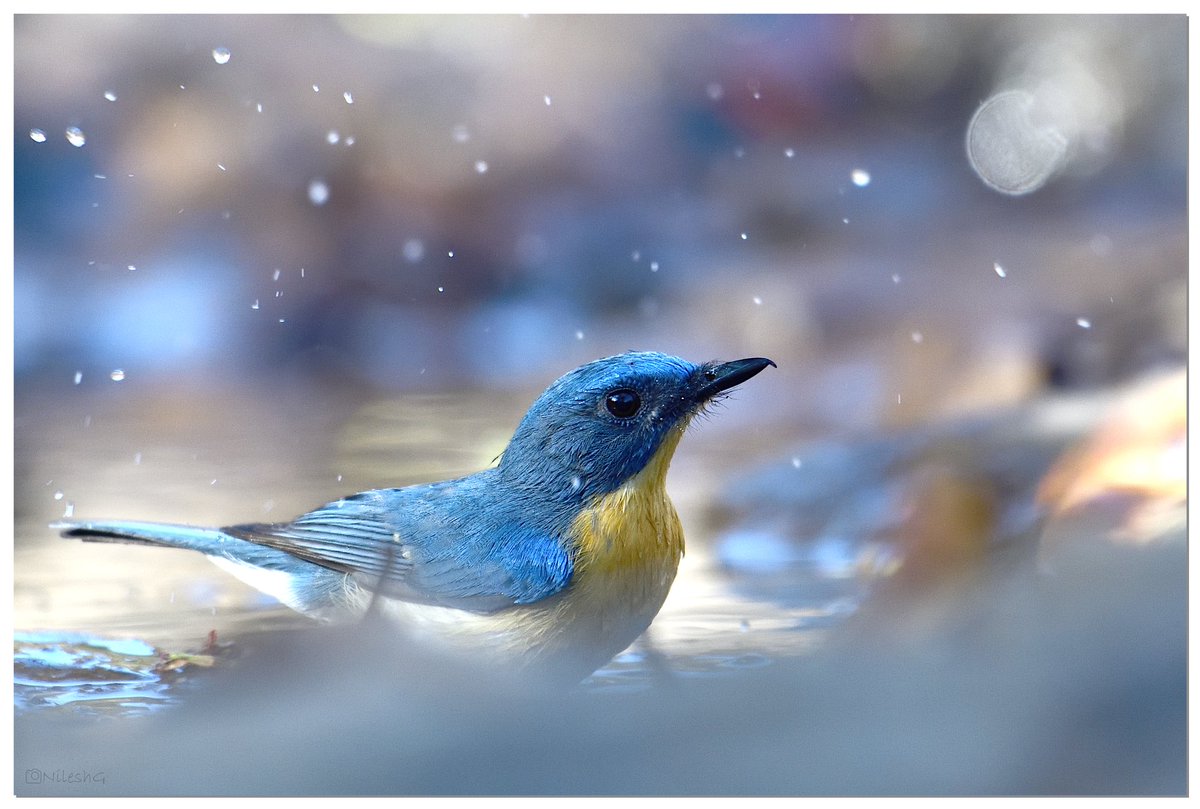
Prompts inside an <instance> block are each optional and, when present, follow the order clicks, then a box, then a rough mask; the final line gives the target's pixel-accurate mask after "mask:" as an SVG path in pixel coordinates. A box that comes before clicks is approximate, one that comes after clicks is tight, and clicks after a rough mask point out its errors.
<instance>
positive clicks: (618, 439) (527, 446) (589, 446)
mask: <svg viewBox="0 0 1200 809" xmlns="http://www.w3.org/2000/svg"><path fill="white" fill-rule="evenodd" d="M768 365H771V366H774V365H775V363H773V362H772V361H771V360H768V359H764V358H761V357H755V358H751V359H744V360H734V361H733V362H724V363H719V362H708V363H704V364H702V365H697V364H695V363H691V362H687V361H686V360H682V359H679V358H678V357H671V356H667V355H666V354H659V353H654V352H631V353H627V354H618V355H616V356H613V357H606V358H604V359H600V360H596V361H595V362H590V363H588V364H587V365H584V366H581V367H579V368H576V369H575V370H573V371H570V372H569V373H567V374H565V375H563V376H562V377H560V378H559V379H558V380H557V381H555V382H554V383H553V384H552V385H551V386H550V387H549V388H547V389H546V391H545V392H544V393H543V394H542V395H541V396H540V397H538V399H537V401H536V402H534V403H533V406H532V407H530V408H529V412H528V413H526V414H525V418H524V419H522V421H521V424H520V426H518V427H517V431H516V433H515V434H514V435H513V438H512V441H511V442H510V443H509V445H508V448H507V449H506V450H505V451H504V455H503V456H502V458H501V461H500V470H501V474H503V475H505V477H506V478H508V479H509V480H510V481H512V482H513V483H514V484H515V485H518V486H521V487H522V488H526V489H527V490H536V491H539V492H542V493H546V494H551V496H552V497H553V498H554V499H555V500H558V501H559V502H584V501H586V500H588V499H590V498H591V497H594V496H597V495H602V494H606V493H608V492H611V491H614V490H615V489H617V488H618V487H619V486H621V485H622V484H624V483H625V482H626V481H627V480H629V479H630V478H632V477H633V476H634V475H636V474H638V473H639V472H641V471H642V470H644V469H646V467H647V465H648V464H651V463H654V464H661V470H662V472H664V473H665V471H666V464H667V463H669V461H670V458H671V454H672V453H673V452H674V450H675V444H676V442H677V441H678V440H679V436H680V435H681V434H682V432H683V430H684V428H685V427H686V426H687V424H688V422H689V421H690V420H691V418H692V416H694V415H696V413H698V412H699V411H700V410H701V409H702V408H703V407H704V406H705V405H706V404H708V403H710V402H712V401H713V400H714V399H716V398H718V397H720V396H721V395H722V394H723V393H725V392H726V391H728V390H729V389H730V388H732V387H733V386H735V385H737V384H739V383H741V382H744V381H746V380H747V379H749V378H750V377H752V376H754V375H755V374H757V373H758V372H759V371H761V370H763V369H764V368H766V367H767V366H768Z"/></svg>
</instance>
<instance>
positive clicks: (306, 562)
mask: <svg viewBox="0 0 1200 809" xmlns="http://www.w3.org/2000/svg"><path fill="white" fill-rule="evenodd" d="M773 364H774V363H772V362H771V361H770V360H766V359H759V358H755V359H747V360H736V361H734V362H730V363H724V364H717V363H708V364H705V365H697V364H694V363H690V362H687V361H685V360H681V359H679V358H676V357H670V356H667V355H665V354H658V353H649V352H645V353H628V354H621V355H617V356H614V357H608V358H605V359H602V360H597V361H595V362H592V363H589V364H587V365H584V366H582V367H580V368H577V369H575V370H574V371H571V372H569V373H567V374H565V375H564V376H563V377H561V378H560V379H558V380H557V381H556V382H554V383H553V384H552V385H551V386H550V387H549V388H547V390H546V391H545V392H544V393H543V394H542V395H541V396H540V397H539V398H538V399H537V401H535V402H534V404H533V405H532V407H530V409H529V411H528V412H527V413H526V415H525V417H524V418H523V419H522V420H521V423H520V425H519V426H518V427H517V430H516V432H515V434H514V435H513V438H512V441H511V442H510V443H509V445H508V447H507V448H506V449H505V451H504V453H503V455H502V456H501V458H500V462H499V464H498V465H497V466H496V467H494V468H491V469H486V470H484V471H481V472H478V473H476V474H474V475H470V476H468V477H464V478H460V479H457V480H450V481H443V482H440V483H432V484H426V485H419V486H410V487H406V488H400V489H378V490H373V491H368V492H362V493H360V494H356V495H353V496H350V497H346V498H343V499H341V500H338V501H336V502H333V503H330V504H328V505H325V506H323V507H321V508H318V509H316V510H314V511H312V512H309V513H308V514H304V515H302V516H300V517H298V518H297V519H295V520H294V521H292V522H288V523H278V524H246V525H234V526H230V527H227V528H222V529H210V528H192V527H188V526H172V525H157V524H152V523H134V522H128V521H103V522H71V523H62V524H59V525H58V527H59V528H61V529H62V530H63V535H64V536H68V537H79V538H83V539H85V540H91V541H101V542H105V541H107V542H131V543H138V544H150V545H161V546H167V547H176V548H184V549H188V550H197V551H200V552H201V553H204V554H207V555H208V556H210V557H211V558H213V559H214V560H215V561H218V562H219V563H221V564H222V566H225V567H227V568H228V569H230V570H231V572H233V573H235V574H237V575H239V576H241V577H242V578H245V579H246V580H247V581H250V582H251V583H252V584H255V585H256V586H259V587H260V588H261V589H264V590H266V591H267V592H270V593H271V594H272V595H276V596H277V597H278V598H280V599H281V600H282V601H284V602H285V603H287V604H288V605H289V606H292V607H293V608H295V609H297V610H300V611H302V612H305V613H308V614H312V615H314V616H317V617H322V618H328V617H336V616H337V615H339V614H359V613H361V611H362V610H363V609H364V605H365V603H367V601H368V599H369V598H374V597H375V596H383V597H385V598H387V599H390V600H392V601H394V602H395V603H396V604H397V605H403V604H408V605H415V606H420V605H425V606H428V607H436V608H448V609H449V610H452V611H461V613H462V614H463V615H478V616H501V617H503V618H504V623H503V624H496V626H502V627H503V631H502V632H499V634H498V636H502V637H503V638H504V639H505V641H504V642H505V643H507V644H509V645H513V643H512V637H513V636H514V633H515V634H516V635H520V634H521V633H522V630H521V628H520V627H521V622H522V621H526V622H527V623H528V624H529V626H530V629H529V631H528V632H525V633H524V634H525V635H528V636H529V637H528V638H527V641H528V642H527V643H525V645H524V646H523V647H522V648H524V649H525V650H526V651H531V650H537V649H539V648H542V647H546V648H550V647H554V648H557V647H558V646H563V645H566V644H565V641H564V640H563V635H564V633H565V634H570V633H574V634H579V635H587V634H589V633H590V634H592V635H596V637H591V638H589V637H580V638H579V641H580V642H581V643H587V642H589V641H595V642H597V643H600V645H601V646H603V647H604V653H605V654H607V655H611V654H613V653H615V652H617V651H620V648H622V647H623V646H624V645H626V644H628V642H629V641H631V640H632V639H633V637H634V636H636V634H638V633H640V631H641V630H642V629H644V627H645V624H647V623H649V620H650V618H652V617H653V614H654V612H657V609H658V606H659V604H661V600H662V598H663V597H665V595H666V590H665V588H666V587H669V585H670V580H671V579H672V578H673V577H674V568H675V565H676V564H677V562H678V552H681V550H682V545H680V546H679V550H678V551H672V552H670V553H667V555H665V556H664V555H662V554H659V556H660V557H661V559H659V561H657V562H656V563H655V564H657V565H658V566H659V567H662V566H663V565H666V566H667V568H669V569H664V570H659V569H658V568H657V567H656V568H654V569H650V568H647V570H645V571H642V572H638V571H637V570H631V571H630V573H629V575H630V576H631V577H634V578H636V577H639V576H640V577H642V578H643V579H645V582H651V583H652V584H645V583H642V584H636V585H635V586H632V588H629V587H625V588H623V587H622V586H618V585H619V584H620V583H619V581H618V582H614V581H609V580H605V581H606V584H605V585H604V586H603V587H600V586H599V585H596V586H594V587H591V588H590V589H589V588H588V587H587V586H585V585H584V584H582V583H581V579H580V577H581V576H585V577H586V576H587V575H589V574H588V573H587V571H588V570H591V569H593V568H594V569H596V570H600V569H602V568H604V565H601V564H599V562H598V560H596V559H592V558H589V557H588V554H590V553H595V552H596V550H595V549H596V548H600V547H609V546H611V545H612V543H613V541H616V540H620V542H623V543H626V544H627V543H628V542H630V541H641V540H640V539H638V537H641V536H643V535H645V536H646V537H650V538H653V537H654V536H659V537H662V536H666V534H664V533H663V532H664V531H666V532H667V533H668V534H669V533H670V532H672V531H674V530H676V528H677V519H676V518H675V516H674V510H673V509H671V508H670V507H669V503H668V501H667V500H666V495H665V492H663V491H659V490H660V489H661V484H662V482H661V473H660V474H659V476H658V478H656V479H654V480H651V481H648V482H647V483H645V484H643V485H645V486H655V487H658V488H656V490H655V491H656V492H657V493H655V494H653V498H658V499H654V500H647V501H645V502H647V503H657V502H659V500H661V502H662V503H664V504H667V507H666V510H665V511H662V510H661V509H657V508H655V509H651V510H650V511H649V512H647V513H648V514H659V513H660V512H661V513H662V514H667V515H669V518H670V520H671V521H673V522H674V523H676V525H672V526H657V527H656V526H654V525H633V524H630V525H629V526H626V525H624V523H623V522H622V520H624V519H625V518H624V517H623V516H622V515H621V514H617V515H616V516H615V517H614V516H613V515H612V514H610V513H609V511H606V510H605V509H609V506H607V505H605V504H607V503H609V501H610V499H611V496H613V495H614V493H615V492H617V491H618V490H619V489H621V487H623V486H628V485H630V481H632V480H635V479H638V478H637V476H638V473H639V472H641V471H642V470H643V469H645V468H646V467H647V465H648V464H649V463H650V462H651V460H652V459H654V458H656V457H659V458H660V460H661V463H662V466H661V472H665V469H666V467H665V464H666V463H667V462H669V459H670V453H671V452H673V450H674V446H675V442H676V441H677V440H678V432H676V433H674V434H673V433H672V431H673V430H674V431H681V430H682V429H683V427H684V426H686V424H687V422H688V420H689V419H690V418H691V416H692V415H693V414H694V413H695V412H696V411H697V410H698V409H699V408H700V407H702V406H703V405H704V404H705V402H707V401H709V400H711V399H712V398H713V397H714V396H717V395H719V394H720V393H722V392H724V391H725V390H727V389H729V388H730V387H732V386H734V385H736V384H738V383H740V382H742V381H744V380H745V379H748V378H750V377H751V376H753V375H754V374H756V373H758V372H759V371H761V370H762V369H763V368H765V367H766V366H767V365H773ZM669 436H671V437H672V438H671V440H668V437H669ZM660 453H662V455H660ZM664 456H665V457H664ZM643 495H645V496H649V495H646V493H643ZM626 501H627V499H626V500H622V501H621V502H626ZM614 502H615V501H614ZM598 509H599V510H598ZM589 514H594V515H595V516H594V517H591V518H588V519H592V520H595V521H598V522H597V525H598V526H600V523H603V525H602V526H600V527H597V528H595V529H594V530H593V528H592V527H591V524H590V523H589V524H588V527H587V530H586V531H584V534H586V537H587V540H588V543H590V544H588V545H587V546H586V547H585V546H584V545H581V544H580V541H581V540H580V536H582V534H581V533H580V531H581V528H580V526H579V524H578V521H579V520H580V519H581V518H582V517H586V516H587V515H589ZM601 517H603V519H601ZM653 518H654V519H658V517H653ZM630 519H635V518H634V517H630ZM646 519H650V518H649V517H648V518H646ZM596 531H601V532H603V531H614V532H617V533H616V534H613V539H612V540H605V535H603V534H602V533H601V534H597V533H596ZM647 532H649V533H647ZM631 538H632V539H631ZM621 547H622V548H623V550H622V551H621V552H622V553H623V554H625V555H626V556H628V557H629V558H630V559H633V560H635V561H636V560H638V559H641V558H642V557H643V554H640V553H636V552H635V553H632V554H630V553H628V550H629V549H628V548H627V547H625V545H622V546H621ZM652 556H653V554H651V553H649V552H648V553H647V554H645V557H646V558H647V559H649V558H650V557H652ZM621 558H622V559H624V558H625V557H624V556H622V557H621ZM655 558H658V557H655ZM614 559H616V557H614ZM614 564H615V562H614ZM610 567H611V565H610ZM604 569H606V568H604ZM668 574H669V575H668ZM590 575H592V576H599V575H600V574H599V573H593V574H590ZM631 580H632V579H631ZM597 581H599V579H597ZM639 581H640V579H639ZM623 590H628V593H633V594H634V595H633V596H630V595H629V594H628V593H625V594H622V592H623ZM609 591H611V593H612V595H611V596H609V595H605V593H608V592H609ZM573 593H586V594H587V597H586V599H584V598H582V597H581V598H580V599H578V600H579V603H580V604H584V603H585V602H586V607H581V608H580V609H581V610H583V611H585V612H588V611H590V612H596V611H597V610H599V611H600V612H606V611H608V612H611V614H610V615H608V617H607V618H604V619H603V620H600V619H598V618H597V619H594V620H593V619H592V618H591V617H589V618H588V619H587V620H583V619H578V620H576V619H570V618H569V616H570V615H572V613H571V611H570V610H563V609H560V608H559V607H555V606H553V605H554V604H555V603H557V599H560V598H571V597H573V596H572V594H573ZM605 598H608V599H610V600H612V601H613V602H614V603H613V604H611V605H608V606H606V605H605V603H604V601H603V600H604V599H605ZM598 599H599V600H598ZM623 601H633V602H636V603H629V604H625V603H622V602H623ZM610 608H611V609H610ZM612 610H615V612H612ZM577 611H578V610H577ZM622 611H625V612H627V613H629V615H631V616H632V618H631V620H630V621H629V626H630V627H632V628H634V629H636V631H635V632H634V633H633V636H631V637H624V635H623V634H621V633H620V632H617V633H614V632H613V629H612V627H613V626H614V625H616V624H619V623H620V622H619V621H614V619H613V616H614V615H619V614H621V613H622ZM647 613H648V614H647ZM439 614H440V613H439ZM521 616H527V618H522V617H521ZM555 622H557V623H558V624H561V627H558V629H562V630H563V631H558V629H556V628H555V627H554V626H553V625H554V624H555ZM535 625H536V626H535ZM565 627H573V628H571V629H570V630H569V632H568V631H567V630H566V629H564V628H565ZM584 627H592V628H591V629H584ZM601 627H603V628H601ZM631 631H632V630H631ZM626 634H627V633H626ZM600 635H604V639H603V641H601V640H600V637H599V636H600ZM608 635H612V637H611V638H610V637H608ZM617 643H619V644H620V645H618V646H617V647H616V648H611V649H610V648H608V646H611V645H612V644H617ZM604 659H607V658H604ZM587 660H589V661H591V662H592V663H594V660H593V658H592V657H588V658H587ZM600 662H601V663H602V662H603V659H600ZM589 664H591V663H589Z"/></svg>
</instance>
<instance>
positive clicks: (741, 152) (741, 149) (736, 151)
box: [733, 146, 746, 160]
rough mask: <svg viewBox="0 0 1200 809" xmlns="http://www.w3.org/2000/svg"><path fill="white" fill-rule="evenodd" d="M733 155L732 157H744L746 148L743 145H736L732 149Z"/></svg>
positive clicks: (739, 158)
mask: <svg viewBox="0 0 1200 809" xmlns="http://www.w3.org/2000/svg"><path fill="white" fill-rule="evenodd" d="M733 156H734V157H736V158H737V159H738V160H741V159H742V158H743V157H745V156H746V149H745V147H742V146H739V147H737V148H736V149H734V150H733Z"/></svg>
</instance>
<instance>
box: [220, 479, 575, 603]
mask: <svg viewBox="0 0 1200 809" xmlns="http://www.w3.org/2000/svg"><path fill="white" fill-rule="evenodd" d="M461 488H464V486H463V481H451V482H449V483H445V484H437V485H435V486H431V487H416V488H412V489H383V490H377V491H372V492H364V493H362V494H358V495H355V496H353V497H348V498H345V499H343V500H339V501H337V502H335V503H330V504H329V505H327V506H325V507H323V508H320V509H317V510H316V511H312V512H310V513H308V514H305V515H304V516H302V517H300V518H298V519H296V520H295V521H294V522H291V523H283V524H277V525H237V526H231V527H228V528H224V529H222V530H223V531H225V532H226V533H228V534H230V535H232V536H236V537H239V538H241V539H245V540H248V541H250V542H254V543H257V544H260V545H264V546H267V547H271V548H276V549H279V550H282V551H286V552H287V553H289V554H291V555H293V556H295V557H297V558H300V559H304V560H305V561H308V562H312V563H313V564H317V565H320V566H322V567H325V568H330V569H333V570H337V571H340V572H344V573H347V574H349V575H351V576H352V577H353V579H354V580H355V582H357V583H358V584H359V585H360V586H363V587H366V588H368V589H371V590H377V591H379V592H381V593H383V594H386V595H388V596H391V597H395V598H401V599H404V600H408V601H416V602H422V603H430V604H440V605H443V606H450V607H457V608H460V609H469V610H474V611H479V612H492V611H495V610H498V609H503V608H505V607H510V606H513V605H516V604H530V603H533V602H535V601H539V600H541V599H543V598H546V597H548V596H551V595H553V594H554V593H557V592H558V591H560V590H562V589H563V588H564V587H566V586H567V584H568V583H570V580H571V576H572V573H573V572H574V565H573V561H572V559H571V555H570V553H569V551H568V550H567V549H566V548H565V547H564V546H563V544H562V543H561V542H560V541H559V540H558V539H556V538H555V537H552V536H548V535H545V534H543V533H541V532H538V531H536V530H533V529H530V528H528V527H525V526H522V525H521V524H520V523H519V522H517V521H515V520H505V519H504V518H503V517H502V516H500V513H499V512H498V510H496V509H488V508H481V507H479V505H478V503H477V501H476V500H475V499H474V498H472V497H469V496H466V497H464V496H462V495H463V494H464V493H463V492H461V491H460V490H461ZM465 494H467V495H470V494H471V492H466V493H465Z"/></svg>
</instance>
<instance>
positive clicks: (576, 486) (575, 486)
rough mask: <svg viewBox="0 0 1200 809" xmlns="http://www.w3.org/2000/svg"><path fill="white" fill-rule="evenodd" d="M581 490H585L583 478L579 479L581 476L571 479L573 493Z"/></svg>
mask: <svg viewBox="0 0 1200 809" xmlns="http://www.w3.org/2000/svg"><path fill="white" fill-rule="evenodd" d="M581 488H583V478H581V477H579V475H575V476H574V477H572V478H571V491H573V492H577V491H579V490H580V489H581Z"/></svg>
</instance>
